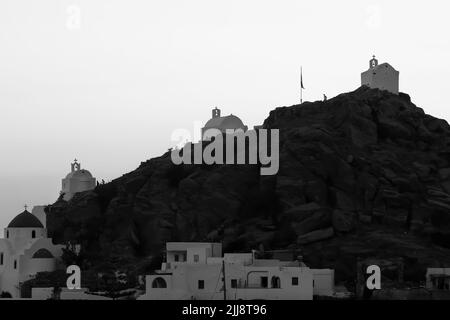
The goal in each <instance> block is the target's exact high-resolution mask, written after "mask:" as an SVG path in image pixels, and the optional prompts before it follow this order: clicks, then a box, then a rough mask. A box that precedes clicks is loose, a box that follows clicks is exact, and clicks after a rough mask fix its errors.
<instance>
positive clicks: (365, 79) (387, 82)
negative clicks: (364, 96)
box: [361, 56, 400, 94]
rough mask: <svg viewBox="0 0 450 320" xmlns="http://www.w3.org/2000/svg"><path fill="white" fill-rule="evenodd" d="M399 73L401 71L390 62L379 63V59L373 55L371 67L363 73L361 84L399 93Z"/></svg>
mask: <svg viewBox="0 0 450 320" xmlns="http://www.w3.org/2000/svg"><path fill="white" fill-rule="evenodd" d="M399 75H400V72H398V71H397V70H395V69H394V68H393V67H392V66H391V65H390V64H389V63H382V64H378V60H377V59H376V58H375V56H373V58H372V60H370V65H369V69H368V70H367V71H364V72H363V73H361V85H362V86H368V87H369V88H374V89H380V90H387V91H389V92H392V93H394V94H398V93H399Z"/></svg>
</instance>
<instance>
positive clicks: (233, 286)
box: [231, 279, 237, 288]
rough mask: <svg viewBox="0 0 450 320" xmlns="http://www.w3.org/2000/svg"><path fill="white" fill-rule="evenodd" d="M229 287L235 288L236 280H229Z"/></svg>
mask: <svg viewBox="0 0 450 320" xmlns="http://www.w3.org/2000/svg"><path fill="white" fill-rule="evenodd" d="M231 287H232V288H237V279H231Z"/></svg>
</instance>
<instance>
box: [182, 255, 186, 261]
mask: <svg viewBox="0 0 450 320" xmlns="http://www.w3.org/2000/svg"><path fill="white" fill-rule="evenodd" d="M183 261H186V253H183Z"/></svg>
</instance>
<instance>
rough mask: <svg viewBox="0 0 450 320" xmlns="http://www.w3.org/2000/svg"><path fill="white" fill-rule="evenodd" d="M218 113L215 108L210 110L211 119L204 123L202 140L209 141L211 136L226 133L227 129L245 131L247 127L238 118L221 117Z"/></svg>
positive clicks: (218, 110) (232, 116)
mask: <svg viewBox="0 0 450 320" xmlns="http://www.w3.org/2000/svg"><path fill="white" fill-rule="evenodd" d="M220 113H221V111H220V109H218V108H217V107H216V108H214V109H213V110H212V118H211V119H209V120H208V122H206V124H205V126H204V127H203V128H202V139H203V140H209V138H211V136H217V134H218V133H219V132H221V133H226V130H228V129H233V130H237V129H242V130H243V131H247V129H248V127H247V126H246V125H244V123H243V122H242V120H241V119H239V117H237V116H235V115H233V114H230V115H228V116H223V117H222V116H221V115H220ZM211 129H215V130H211ZM217 130H218V131H217Z"/></svg>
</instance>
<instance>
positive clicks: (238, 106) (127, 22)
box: [0, 0, 450, 228]
mask: <svg viewBox="0 0 450 320" xmlns="http://www.w3.org/2000/svg"><path fill="white" fill-rule="evenodd" d="M449 9H450V5H449V2H448V1H444V0H443V1H420V2H418V1H398V0H396V1H361V0H354V1H331V0H330V1H317V0H314V1H312V0H311V1H282V0H278V1H261V0H254V1H244V0H238V1H234V0H226V1H225V0H221V1H217V0H201V1H199V0H189V1H181V0H180V1H175V0H164V1H162V0H161V1H148V0H131V1H129V0H128V1H125V0H95V1H92V0H73V1H66V0H45V1H35V0H1V1H0V108H1V113H0V148H1V153H0V155H1V157H0V159H1V160H0V228H3V227H6V225H7V223H8V222H9V221H10V220H11V219H12V218H13V217H14V216H15V215H17V214H18V213H19V212H21V211H22V210H23V205H24V204H25V203H26V204H28V205H29V206H32V205H39V204H48V203H52V202H54V200H55V199H56V198H57V196H58V192H59V190H60V185H61V178H63V177H64V176H65V175H66V174H67V173H68V171H69V170H70V163H71V162H72V160H73V159H74V158H75V157H76V158H77V159H79V160H80V161H81V164H82V167H84V168H86V169H88V170H90V171H91V172H92V173H93V174H94V176H96V177H97V178H99V179H105V180H110V179H113V178H115V177H117V176H120V175H122V174H123V173H126V172H128V171H131V170H133V169H135V168H136V167H137V166H138V165H139V163H140V162H141V161H144V160H146V159H149V158H151V157H154V156H158V155H160V154H161V153H163V152H165V151H166V150H167V148H168V147H169V146H171V145H173V144H174V143H173V142H171V141H170V136H171V133H172V131H173V130H175V129H177V128H186V129H189V130H193V128H194V122H195V121H202V122H205V121H207V120H208V119H209V118H210V115H211V108H212V107H214V106H218V107H220V108H221V109H222V113H223V114H229V113H233V114H235V115H238V116H239V117H240V118H241V119H242V120H243V121H244V123H245V124H246V125H248V126H249V127H253V126H254V125H258V124H261V123H262V122H263V121H264V119H265V118H266V117H267V116H268V114H269V111H270V110H272V109H274V108H275V107H279V106H284V105H287V106H288V105H293V104H295V103H297V102H298V100H299V70H300V65H302V66H303V73H304V85H305V87H306V90H305V92H304V99H305V100H310V101H312V100H319V99H322V95H323V94H324V93H325V94H327V96H328V97H329V98H331V97H333V96H335V95H337V94H339V93H343V92H347V91H352V90H354V89H356V88H357V87H359V85H360V73H361V72H362V71H365V70H366V69H367V68H368V66H369V59H370V58H371V56H372V55H373V54H376V55H377V57H378V58H379V60H380V63H382V62H389V63H391V64H392V65H393V66H394V67H395V68H396V69H397V70H399V71H400V89H401V91H403V92H406V93H408V94H410V95H411V97H412V99H413V102H414V103H416V104H417V105H418V106H420V107H422V108H424V109H425V111H426V112H427V113H429V114H432V115H434V116H437V117H440V118H445V119H447V120H448V119H450V110H449V108H448V107H447V106H448V98H447V97H446V94H447V93H448V92H450V90H449V83H448V79H449V73H450V63H449V59H450V37H449V36H448V30H450V22H449V21H450V19H448V14H449V12H450V10H449Z"/></svg>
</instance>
